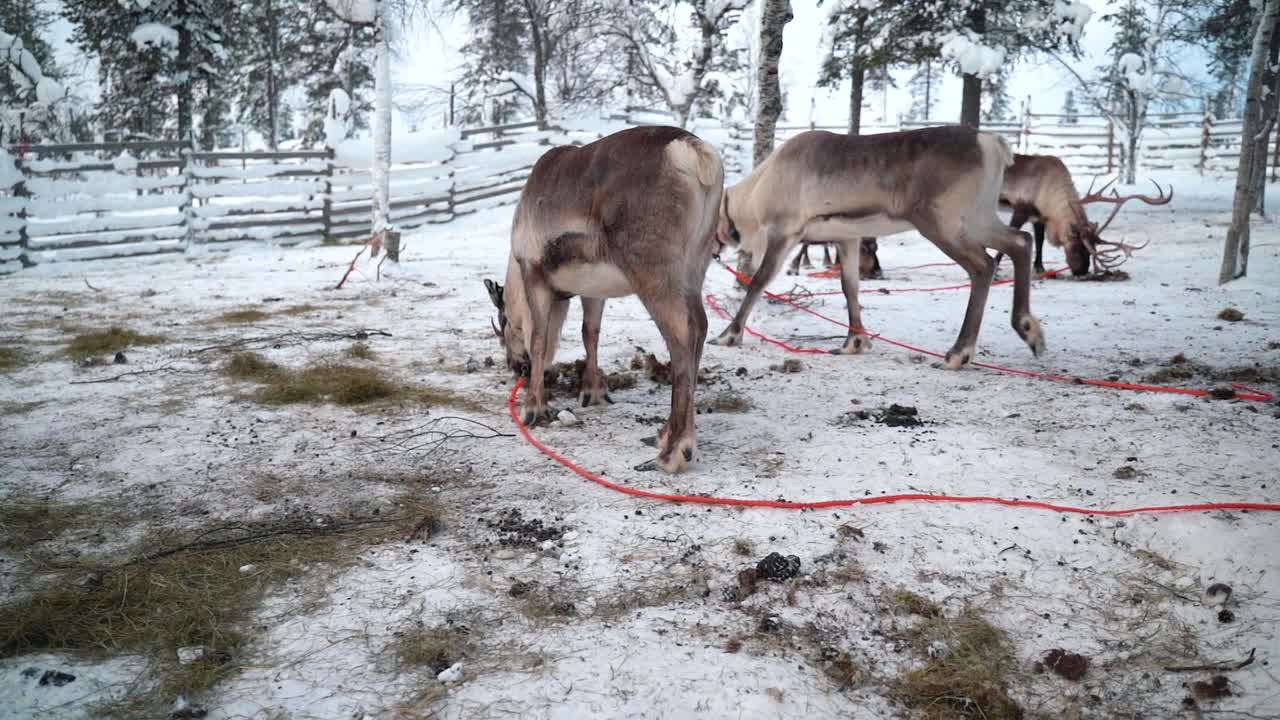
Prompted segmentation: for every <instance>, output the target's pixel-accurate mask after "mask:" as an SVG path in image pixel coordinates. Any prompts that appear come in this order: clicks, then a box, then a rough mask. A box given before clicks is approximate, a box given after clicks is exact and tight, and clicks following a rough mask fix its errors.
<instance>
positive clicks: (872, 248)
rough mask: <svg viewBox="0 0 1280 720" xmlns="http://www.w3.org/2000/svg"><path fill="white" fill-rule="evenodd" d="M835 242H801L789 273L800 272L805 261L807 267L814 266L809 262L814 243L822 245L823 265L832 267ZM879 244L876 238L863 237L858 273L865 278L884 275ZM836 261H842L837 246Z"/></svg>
mask: <svg viewBox="0 0 1280 720" xmlns="http://www.w3.org/2000/svg"><path fill="white" fill-rule="evenodd" d="M832 244H833V243H813V242H809V241H808V240H806V241H804V242H802V243H800V252H798V253H796V257H795V259H794V260H792V261H791V267H790V268H788V269H787V274H788V275H799V274H800V263H801V262H803V263H804V266H805V267H813V264H812V263H810V262H809V247H810V246H812V245H821V246H822V267H824V268H829V267H831V265H832V263H831V254H830V248H831V245H832ZM877 249H879V245H877V243H876V239H875V238H862V254H861V255H859V256H858V274H859V275H861V276H862V279H863V280H879V279H880V278H882V277H884V271H883V270H881V269H880V259H879V258H877V257H876V250H877ZM836 262H837V263H838V262H840V248H839V247H838V246H837V247H836Z"/></svg>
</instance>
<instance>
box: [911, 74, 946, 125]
mask: <svg viewBox="0 0 1280 720" xmlns="http://www.w3.org/2000/svg"><path fill="white" fill-rule="evenodd" d="M937 70H938V66H937V64H936V63H934V62H933V61H932V60H925V61H924V62H923V63H921V64H920V65H919V66H918V67H917V68H916V71H915V72H914V73H912V74H911V79H910V80H908V81H907V92H909V93H911V105H910V107H909V108H908V109H907V112H906V115H905V116H904V117H905V118H906V119H907V120H911V121H916V120H933V119H934V117H933V108H934V106H936V105H937V104H938V95H937V86H938V85H939V84H940V83H939V82H938V80H939V78H938V76H937Z"/></svg>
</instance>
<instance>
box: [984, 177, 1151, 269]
mask: <svg viewBox="0 0 1280 720" xmlns="http://www.w3.org/2000/svg"><path fill="white" fill-rule="evenodd" d="M1115 180H1116V179H1114V178H1113V179H1112V180H1111V181H1110V182H1108V183H1106V184H1105V185H1103V186H1102V187H1101V188H1099V189H1098V191H1097V192H1094V190H1093V186H1094V183H1096V182H1097V178H1096V177H1095V178H1094V179H1093V181H1092V182H1090V183H1089V190H1088V191H1086V192H1085V194H1084V195H1083V196H1080V195H1077V194H1076V189H1075V184H1074V183H1073V182H1072V181H1071V172H1070V171H1069V170H1067V166H1066V165H1065V164H1063V162H1062V160H1060V159H1058V158H1056V157H1054V156H1052V155H1014V156H1013V165H1010V166H1009V168H1008V169H1007V170H1005V173H1004V184H1003V185H1002V186H1001V188H1000V205H1001V206H1002V207H1007V208H1010V209H1011V210H1012V211H1013V215H1012V217H1011V218H1010V219H1009V226H1010V227H1012V228H1014V229H1021V228H1022V226H1023V225H1025V224H1027V221H1031V223H1032V228H1033V229H1034V230H1035V241H1036V255H1035V270H1036V272H1039V273H1043V272H1044V259H1043V253H1044V240H1045V237H1046V231H1047V237H1048V238H1049V242H1050V243H1052V244H1053V245H1055V246H1057V247H1060V248H1062V249H1063V251H1064V252H1065V253H1066V256H1067V264H1068V265H1069V266H1070V267H1071V273H1072V274H1073V275H1087V274H1089V259H1090V258H1092V259H1093V265H1094V269H1095V270H1098V269H1102V270H1112V269H1114V268H1115V267H1116V266H1118V265H1119V264H1120V263H1121V262H1123V261H1124V258H1126V257H1128V256H1129V254H1130V253H1132V252H1133V251H1134V250H1141V249H1142V248H1144V247H1146V244H1145V243H1144V244H1142V245H1130V244H1128V243H1124V242H1117V241H1112V240H1103V239H1102V237H1101V235H1102V233H1103V231H1105V230H1106V229H1107V226H1109V225H1110V224H1111V221H1112V220H1114V219H1115V217H1116V215H1117V214H1119V212H1120V208H1121V207H1123V206H1124V204H1125V203H1126V202H1128V201H1130V200H1141V201H1142V202H1144V203H1147V204H1148V205H1166V204H1168V203H1169V202H1170V201H1172V200H1173V188H1172V187H1171V188H1169V194H1168V195H1165V194H1164V189H1163V188H1161V187H1160V183H1157V182H1155V181H1154V180H1153V181H1152V183H1153V184H1154V185H1155V186H1156V191H1157V193H1158V194H1157V195H1156V197H1150V196H1147V195H1137V194H1135V195H1120V194H1119V193H1118V192H1116V191H1115V190H1112V191H1111V195H1105V194H1104V193H1105V192H1106V191H1107V188H1109V187H1111V185H1112V184H1113V183H1114V182H1115ZM1089 203H1111V204H1114V205H1115V208H1114V209H1112V211H1111V214H1110V215H1108V216H1107V219H1106V220H1105V221H1103V223H1102V224H1101V225H1099V224H1097V223H1093V222H1089V217H1088V216H1087V215H1086V214H1085V211H1084V206H1085V205H1087V204H1089ZM1121 253H1123V255H1121ZM1002 258H1003V253H1001V254H997V255H996V265H997V266H998V265H999V264H1000V260H1001V259H1002Z"/></svg>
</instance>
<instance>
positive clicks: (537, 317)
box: [520, 264, 568, 427]
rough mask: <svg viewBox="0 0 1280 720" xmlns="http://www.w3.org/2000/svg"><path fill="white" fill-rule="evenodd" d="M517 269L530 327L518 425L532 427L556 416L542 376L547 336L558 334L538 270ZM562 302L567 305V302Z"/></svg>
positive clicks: (548, 288)
mask: <svg viewBox="0 0 1280 720" xmlns="http://www.w3.org/2000/svg"><path fill="white" fill-rule="evenodd" d="M520 270H521V274H522V275H523V276H524V288H525V297H526V298H527V299H528V302H529V322H530V323H531V328H532V334H531V339H530V342H529V362H530V365H531V367H530V369H529V394H528V395H526V396H525V400H524V406H523V408H522V412H521V422H523V423H524V424H525V425H527V426H528V427H533V426H535V425H537V424H538V423H539V422H540V421H544V420H545V421H547V422H550V421H551V419H552V418H554V417H555V413H553V412H552V411H551V409H550V408H548V407H547V396H546V379H545V378H544V377H543V376H542V373H543V371H544V370H545V369H546V366H547V357H546V356H547V346H548V345H549V344H550V339H549V338H548V337H547V336H548V335H549V334H550V333H552V332H557V333H558V332H559V330H560V329H559V328H558V327H557V328H555V329H554V330H553V329H552V325H553V323H552V317H551V315H552V305H553V294H552V292H551V286H550V285H548V284H547V282H546V278H545V276H544V275H543V274H542V271H541V269H539V268H532V269H529V270H526V269H525V267H524V265H523V264H522V266H521V269H520ZM561 302H564V303H565V304H568V301H567V300H564V301H561ZM562 317H563V316H562Z"/></svg>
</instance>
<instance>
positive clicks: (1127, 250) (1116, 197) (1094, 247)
mask: <svg viewBox="0 0 1280 720" xmlns="http://www.w3.org/2000/svg"><path fill="white" fill-rule="evenodd" d="M1117 179H1119V178H1118V176H1117V178H1113V179H1112V180H1111V182H1108V183H1107V184H1106V185H1103V186H1102V187H1101V188H1099V189H1098V191H1097V192H1094V191H1093V183H1092V182H1090V183H1089V191H1088V192H1086V193H1085V194H1084V196H1083V197H1081V198H1080V204H1081V205H1087V204H1089V203H1108V204H1111V205H1114V206H1115V207H1113V208H1112V210H1111V214H1110V215H1108V216H1107V219H1106V220H1104V221H1103V222H1102V224H1101V225H1099V224H1098V223H1094V222H1091V223H1088V224H1087V226H1086V227H1087V231H1086V232H1084V233H1083V235H1082V237H1081V240H1082V243H1081V244H1082V245H1083V250H1084V251H1085V252H1087V253H1088V254H1089V255H1092V256H1093V267H1094V270H1104V271H1105V270H1111V269H1113V268H1115V267H1116V266H1118V265H1119V264H1120V263H1122V262H1124V259H1125V258H1127V257H1129V255H1130V254H1132V253H1133V251H1134V250H1141V249H1142V248H1144V247H1146V246H1147V244H1146V243H1143V244H1141V245H1130V244H1129V243H1126V242H1117V241H1115V240H1103V239H1102V233H1103V232H1104V231H1105V230H1106V229H1107V226H1108V225H1110V224H1111V221H1112V220H1115V219H1116V215H1117V214H1119V212H1120V208H1122V207H1124V204H1125V203H1127V202H1129V201H1130V200H1141V201H1142V202H1144V203H1146V204H1148V205H1168V204H1169V202H1170V201H1172V200H1173V188H1172V187H1170V188H1169V194H1168V195H1166V194H1165V192H1164V188H1162V187H1160V183H1158V182H1156V181H1155V180H1152V181H1151V183H1152V184H1153V185H1155V186H1156V195H1155V196H1154V197H1152V196H1150V195H1139V194H1133V195H1121V194H1120V193H1119V192H1117V191H1115V190H1112V191H1111V194H1110V195H1104V194H1103V193H1104V192H1105V191H1106V189H1107V188H1108V187H1110V185H1111V184H1112V183H1114V182H1115V181H1116V180H1117ZM1094 180H1097V178H1094ZM1072 231H1073V232H1074V231H1075V226H1074V225H1073V226H1072ZM1122 253H1123V255H1122ZM1067 260H1068V262H1070V263H1071V272H1072V273H1073V274H1075V275H1082V274H1084V273H1081V272H1078V271H1077V270H1076V263H1075V261H1074V260H1073V259H1072V257H1071V250H1070V248H1069V247H1068V251H1067ZM1084 268H1085V272H1088V262H1087V258H1086V261H1085V263H1084Z"/></svg>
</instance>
